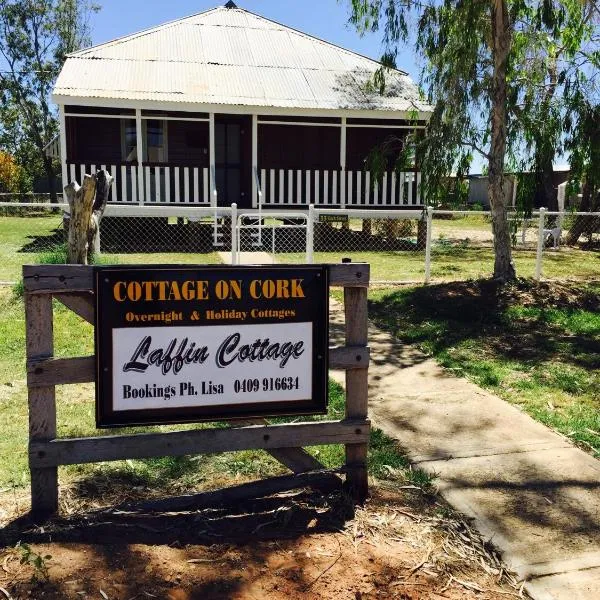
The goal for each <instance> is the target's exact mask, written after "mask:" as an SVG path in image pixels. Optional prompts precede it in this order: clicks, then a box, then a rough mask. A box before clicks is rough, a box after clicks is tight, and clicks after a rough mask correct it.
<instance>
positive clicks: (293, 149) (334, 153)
mask: <svg viewBox="0 0 600 600" xmlns="http://www.w3.org/2000/svg"><path fill="white" fill-rule="evenodd" d="M258 165H259V168H266V169H330V170H331V169H339V167H340V129H339V127H326V126H325V127H315V126H304V125H265V124H260V125H259V126H258Z"/></svg>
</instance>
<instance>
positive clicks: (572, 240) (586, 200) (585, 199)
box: [567, 180, 600, 246]
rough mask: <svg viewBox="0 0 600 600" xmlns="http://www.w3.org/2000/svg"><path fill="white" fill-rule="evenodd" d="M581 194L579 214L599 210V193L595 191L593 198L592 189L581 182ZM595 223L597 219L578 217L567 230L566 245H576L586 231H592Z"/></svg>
mask: <svg viewBox="0 0 600 600" xmlns="http://www.w3.org/2000/svg"><path fill="white" fill-rule="evenodd" d="M581 192H582V193H581V206H580V207H579V212H595V211H596V210H598V208H600V192H599V191H598V190H595V198H594V192H593V191H592V188H591V186H590V185H589V183H588V181H587V180H586V181H584V182H583V188H582V190H581ZM596 221H597V217H586V216H584V215H580V216H578V217H577V218H576V219H575V221H574V222H573V225H572V227H571V229H570V230H569V235H568V236H567V245H568V246H574V245H575V244H577V242H578V241H579V238H580V237H581V236H582V234H584V233H585V232H586V231H588V230H589V231H591V230H592V227H593V226H594V225H595V223H596Z"/></svg>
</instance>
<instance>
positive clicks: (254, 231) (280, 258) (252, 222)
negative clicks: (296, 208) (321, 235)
mask: <svg viewBox="0 0 600 600" xmlns="http://www.w3.org/2000/svg"><path fill="white" fill-rule="evenodd" d="M234 237H235V240H234V243H233V244H232V248H233V249H234V251H233V257H232V259H233V260H232V262H233V264H234V265H235V264H240V263H244V262H245V263H252V262H253V261H252V256H251V253H258V252H260V253H263V254H268V255H269V259H270V260H269V262H271V263H284V264H285V263H298V262H305V263H312V262H313V256H312V254H313V252H312V246H313V244H312V237H313V220H312V219H311V218H310V216H309V214H307V213H303V212H292V211H279V212H271V211H268V212H267V211H262V212H261V214H260V215H259V214H258V213H257V212H244V213H238V215H237V220H236V226H235V236H234ZM246 254H250V256H249V257H248V256H245V255H246ZM263 258H264V257H263ZM257 262H265V261H264V260H260V261H257Z"/></svg>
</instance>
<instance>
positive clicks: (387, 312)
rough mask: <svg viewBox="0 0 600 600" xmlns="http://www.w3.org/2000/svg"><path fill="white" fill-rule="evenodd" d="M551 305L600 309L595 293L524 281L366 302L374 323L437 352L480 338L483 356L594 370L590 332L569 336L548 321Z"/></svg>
mask: <svg viewBox="0 0 600 600" xmlns="http://www.w3.org/2000/svg"><path fill="white" fill-rule="evenodd" d="M515 305H518V306H525V307H527V306H530V307H535V308H536V309H537V312H536V313H535V314H534V315H530V316H528V317H526V318H525V317H520V316H519V315H514V314H511V313H510V308H511V307H512V306H515ZM550 310H559V311H562V312H563V313H564V314H565V315H566V317H567V318H568V317H569V315H572V314H574V313H575V312H576V311H581V310H584V311H589V312H590V313H594V312H597V311H598V310H600V294H599V293H598V291H594V290H592V289H585V288H581V287H580V288H574V287H569V286H566V285H561V284H549V283H548V284H546V283H539V284H538V283H535V282H532V281H528V280H519V281H518V282H516V283H515V284H513V285H511V286H504V287H503V286H499V285H498V284H496V283H495V282H493V281H490V280H481V281H468V282H456V283H448V284H440V285H435V286H429V287H421V288H414V289H408V290H399V291H396V292H393V293H391V294H386V295H384V296H382V297H381V298H379V299H377V300H374V301H371V302H370V304H369V314H370V316H371V318H372V319H373V320H374V321H375V322H376V323H377V324H378V325H379V326H381V327H382V328H384V329H386V330H388V331H390V332H391V333H393V334H394V335H395V336H397V337H398V338H399V339H401V340H402V341H405V342H408V343H412V344H419V345H421V346H422V347H424V348H425V349H426V350H427V351H429V352H430V353H431V354H433V355H436V356H439V355H440V354H442V353H443V352H444V351H446V350H448V349H450V348H453V347H455V346H457V345H459V344H460V343H462V342H468V341H473V342H477V341H480V342H482V343H484V344H485V348H486V352H487V353H489V355H488V357H489V356H492V355H494V356H495V357H496V358H504V359H506V360H518V361H522V362H524V363H529V364H535V363H538V362H542V361H546V360H560V361H561V362H564V363H569V364H573V365H576V366H580V367H584V368H586V369H594V368H598V367H600V341H599V339H598V336H597V335H596V334H595V332H594V331H590V332H589V333H581V332H580V333H574V332H573V331H571V330H570V329H569V328H568V327H567V326H565V325H564V324H562V323H557V322H552V320H551V319H548V318H546V314H547V311H550ZM481 358H484V357H481Z"/></svg>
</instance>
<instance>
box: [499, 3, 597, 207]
mask: <svg viewBox="0 0 600 600" xmlns="http://www.w3.org/2000/svg"><path fill="white" fill-rule="evenodd" d="M544 14H545V18H542V14H540V13H539V12H535V11H534V10H533V9H531V8H529V11H528V13H527V15H526V16H527V18H526V19H522V20H521V22H520V23H519V26H518V27H517V28H516V31H515V39H514V59H513V65H514V67H513V72H514V74H513V76H512V77H513V86H512V89H513V93H512V94H511V97H510V98H509V101H510V104H509V109H510V111H511V112H512V114H513V123H512V127H511V128H510V133H509V145H510V147H511V150H512V152H513V154H514V155H515V156H519V158H520V160H519V161H518V164H520V167H521V169H522V170H528V171H531V172H533V173H535V176H536V184H537V185H536V188H537V191H538V194H539V196H540V202H541V205H542V206H546V207H548V208H549V209H551V210H558V204H557V198H556V192H555V189H554V184H553V163H554V162H555V160H556V159H557V157H558V156H561V155H565V154H566V155H567V157H568V160H569V161H570V162H572V163H573V164H572V167H573V168H572V173H573V176H574V177H578V178H579V179H578V181H580V180H581V179H580V178H581V176H582V175H583V173H582V166H578V164H577V163H578V160H579V157H581V156H583V155H585V152H583V154H582V152H581V151H580V148H579V146H580V144H585V143H586V140H589V136H587V137H586V136H585V135H584V134H585V131H586V127H585V122H587V121H589V117H590V114H592V113H593V112H594V110H593V107H594V106H596V107H598V105H599V85H600V81H599V80H598V79H599V77H598V74H599V72H600V31H599V24H600V11H599V10H598V3H597V1H591V0H587V1H583V2H582V0H561V1H560V2H558V1H556V0H553V1H552V2H548V6H547V7H546V9H545V13H544ZM597 127H600V122H597Z"/></svg>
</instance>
